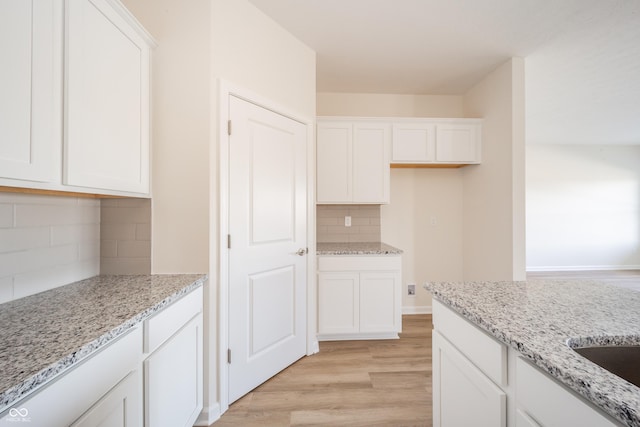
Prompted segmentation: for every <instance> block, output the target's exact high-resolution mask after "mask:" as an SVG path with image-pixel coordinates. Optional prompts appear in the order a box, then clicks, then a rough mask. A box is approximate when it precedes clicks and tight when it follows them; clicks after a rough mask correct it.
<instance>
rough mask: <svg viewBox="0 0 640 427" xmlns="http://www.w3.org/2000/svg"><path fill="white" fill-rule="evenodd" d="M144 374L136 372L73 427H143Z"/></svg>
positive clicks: (121, 382)
mask: <svg viewBox="0 0 640 427" xmlns="http://www.w3.org/2000/svg"><path fill="white" fill-rule="evenodd" d="M141 407H142V374H141V371H140V370H139V369H138V370H135V371H133V372H131V373H130V374H129V375H127V376H126V377H125V378H124V379H123V380H122V381H120V383H118V384H117V385H116V386H115V387H114V388H113V389H111V390H110V391H109V392H108V393H107V394H106V395H104V396H103V397H102V399H100V401H98V403H96V404H95V405H93V406H92V407H91V408H90V409H89V410H88V411H87V412H85V414H84V415H83V416H82V417H80V418H79V419H78V420H77V421H76V422H74V423H73V424H71V427H95V426H100V427H134V426H140V427H142V411H140V408H141Z"/></svg>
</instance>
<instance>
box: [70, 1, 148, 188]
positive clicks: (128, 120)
mask: <svg viewBox="0 0 640 427" xmlns="http://www.w3.org/2000/svg"><path fill="white" fill-rule="evenodd" d="M66 13H67V20H66V68H65V82H66V97H65V112H66V114H65V141H64V154H65V159H64V160H65V161H64V184H67V185H73V186H80V187H91V188H97V189H105V190H114V191H126V192H134V193H142V194H147V193H149V80H150V78H149V57H150V47H149V45H148V42H147V41H146V40H145V38H143V37H142V35H141V34H140V32H139V31H137V30H136V29H134V27H133V25H132V24H131V22H130V21H129V20H127V19H126V18H125V16H127V13H128V12H126V10H124V9H123V8H122V6H118V5H117V4H115V3H111V2H109V1H107V0H66Z"/></svg>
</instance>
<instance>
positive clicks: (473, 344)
mask: <svg viewBox="0 0 640 427" xmlns="http://www.w3.org/2000/svg"><path fill="white" fill-rule="evenodd" d="M433 328H434V331H433V335H432V339H433V425H434V426H435V427H445V426H446V427H466V426H471V425H473V426H479V427H482V426H486V427H496V426H516V427H540V426H544V427H560V426H581V427H582V426H584V427H614V426H620V425H621V424H619V423H617V422H616V421H615V420H613V419H612V418H610V417H609V416H608V415H606V414H604V412H602V411H600V410H599V409H597V408H595V407H593V406H591V404H590V403H587V402H586V401H585V400H584V399H583V398H581V397H579V396H578V395H577V394H575V393H574V392H573V391H571V390H569V389H568V388H566V387H565V386H563V385H561V384H560V383H559V382H557V381H556V380H555V379H553V378H552V377H551V376H549V375H547V374H546V373H544V372H542V371H540V370H539V369H538V368H536V367H534V366H533V365H532V364H531V363H529V362H528V361H526V360H525V359H524V358H523V357H522V356H521V355H520V354H519V353H518V352H517V351H515V350H513V349H511V348H507V346H506V345H504V344H503V343H501V342H499V341H498V340H496V339H495V338H493V337H492V336H490V335H489V334H487V333H486V332H484V331H483V330H481V329H480V328H478V327H477V326H475V325H474V324H472V323H471V322H469V321H467V320H466V319H464V318H463V317H462V316H460V315H458V314H457V313H455V312H454V311H453V310H451V309H449V308H447V307H445V306H444V305H443V304H442V303H440V302H439V301H437V300H434V301H433Z"/></svg>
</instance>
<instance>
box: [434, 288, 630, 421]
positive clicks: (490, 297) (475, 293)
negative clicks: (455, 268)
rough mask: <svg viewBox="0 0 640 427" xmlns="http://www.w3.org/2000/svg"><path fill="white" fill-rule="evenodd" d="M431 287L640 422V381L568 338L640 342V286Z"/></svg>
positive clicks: (553, 371)
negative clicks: (595, 359)
mask: <svg viewBox="0 0 640 427" xmlns="http://www.w3.org/2000/svg"><path fill="white" fill-rule="evenodd" d="M424 287H425V289H427V290H428V291H430V292H431V293H432V294H433V296H434V298H435V299H437V300H438V301H440V302H442V303H444V304H445V305H446V306H448V307H450V308H451V309H453V310H454V311H456V312H457V313H459V314H461V315H462V316H463V317H464V318H466V319H467V320H469V321H471V322H473V323H474V324H476V325H478V326H479V327H480V328H482V329H484V330H485V331H487V332H488V333H489V334H491V335H493V336H494V337H495V338H497V339H498V340H499V341H502V342H503V343H505V344H507V345H509V346H510V347H512V348H514V349H515V350H517V351H518V352H520V353H521V354H523V355H524V356H526V357H527V358H528V359H529V360H530V361H531V362H533V363H535V364H536V365H537V366H538V367H540V368H541V369H543V370H544V371H545V372H547V373H549V375H551V376H552V377H554V378H555V379H557V380H558V381H560V382H561V383H563V384H565V385H566V386H568V387H569V388H571V389H573V390H574V391H576V392H577V393H578V394H580V395H582V396H583V397H585V398H586V399H587V400H589V401H591V402H593V403H594V404H595V405H596V406H598V407H599V408H601V409H602V410H603V411H604V412H606V413H608V414H610V415H611V416H613V417H614V418H616V419H617V420H619V421H620V422H622V423H623V424H624V425H627V426H640V387H636V386H635V385H633V384H631V383H629V382H627V381H625V380H623V379H621V378H619V377H618V376H616V375H614V374H612V373H610V372H608V371H606V370H604V369H603V368H601V367H599V366H597V365H596V364H594V363H591V362H590V361H588V360H587V359H585V358H583V357H582V356H580V355H578V354H577V353H576V352H574V351H573V350H572V349H571V348H569V346H568V345H567V341H568V340H571V341H572V342H575V343H576V344H580V345H582V346H587V345H593V344H600V345H605V344H610V345H612V344H631V345H640V292H636V291H633V290H630V289H625V288H620V287H616V286H612V285H607V284H604V283H599V282H595V281H577V280H566V281H565V280H552V281H544V280H535V281H527V282H466V283H447V282H444V283H427V284H425V285H424Z"/></svg>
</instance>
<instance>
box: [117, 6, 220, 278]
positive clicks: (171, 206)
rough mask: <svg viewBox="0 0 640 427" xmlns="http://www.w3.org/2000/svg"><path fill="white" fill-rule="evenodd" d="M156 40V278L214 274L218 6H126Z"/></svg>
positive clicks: (153, 192) (152, 263)
mask: <svg viewBox="0 0 640 427" xmlns="http://www.w3.org/2000/svg"><path fill="white" fill-rule="evenodd" d="M123 3H124V5H125V6H126V7H127V8H128V9H129V10H130V11H131V12H132V13H133V14H134V15H135V16H136V18H138V20H139V21H140V22H141V23H142V25H143V26H144V27H145V28H146V29H147V30H148V31H149V32H150V33H151V34H152V35H153V37H154V38H155V39H156V41H157V42H158V47H157V48H156V49H155V51H154V52H153V62H152V95H151V96H152V185H153V189H152V195H153V198H152V239H151V244H152V248H151V250H152V259H151V270H152V272H153V273H206V272H208V271H209V143H210V125H211V123H210V88H211V76H210V65H209V63H210V45H211V42H210V33H211V19H210V9H211V3H210V2H209V1H207V0H124V1H123Z"/></svg>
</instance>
